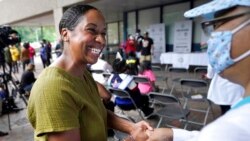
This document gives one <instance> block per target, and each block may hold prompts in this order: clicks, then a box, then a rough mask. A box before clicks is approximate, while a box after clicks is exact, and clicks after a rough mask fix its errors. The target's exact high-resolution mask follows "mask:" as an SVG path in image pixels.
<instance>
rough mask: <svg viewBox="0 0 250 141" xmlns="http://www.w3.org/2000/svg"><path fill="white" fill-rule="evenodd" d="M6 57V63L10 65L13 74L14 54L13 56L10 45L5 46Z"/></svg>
mask: <svg viewBox="0 0 250 141" xmlns="http://www.w3.org/2000/svg"><path fill="white" fill-rule="evenodd" d="M4 58H5V63H6V64H7V65H8V67H9V74H10V75H11V73H12V64H13V60H12V56H11V52H10V47H5V48H4Z"/></svg>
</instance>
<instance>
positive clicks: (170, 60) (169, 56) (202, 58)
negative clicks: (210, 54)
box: [160, 52, 208, 69]
mask: <svg viewBox="0 0 250 141" xmlns="http://www.w3.org/2000/svg"><path fill="white" fill-rule="evenodd" d="M160 62H161V64H172V65H173V67H177V68H187V69H188V68H189V66H190V65H194V66H207V64H208V58H207V53H206V52H197V53H196V52H195V53H175V52H166V53H162V54H161V56H160Z"/></svg>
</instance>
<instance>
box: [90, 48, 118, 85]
mask: <svg viewBox="0 0 250 141" xmlns="http://www.w3.org/2000/svg"><path fill="white" fill-rule="evenodd" d="M102 56H103V54H102V53H101V54H100V56H99V58H98V60H97V62H96V63H95V64H93V65H91V66H90V71H91V70H93V71H94V70H102V71H103V72H104V73H112V72H113V68H112V66H111V65H110V64H109V63H108V62H107V61H105V60H103V59H102ZM92 76H93V78H94V80H95V81H97V82H99V83H101V84H102V85H107V78H105V77H104V76H103V74H102V73H95V72H92Z"/></svg>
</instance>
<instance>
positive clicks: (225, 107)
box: [220, 105, 231, 115]
mask: <svg viewBox="0 0 250 141" xmlns="http://www.w3.org/2000/svg"><path fill="white" fill-rule="evenodd" d="M230 108H231V106H230V105H220V109H221V115H224V114H225V113H226V112H227V111H228V110H230Z"/></svg>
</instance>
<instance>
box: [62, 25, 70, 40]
mask: <svg viewBox="0 0 250 141" xmlns="http://www.w3.org/2000/svg"><path fill="white" fill-rule="evenodd" d="M61 38H62V40H63V42H69V36H68V30H67V29H66V28H63V29H62V31H61Z"/></svg>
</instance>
